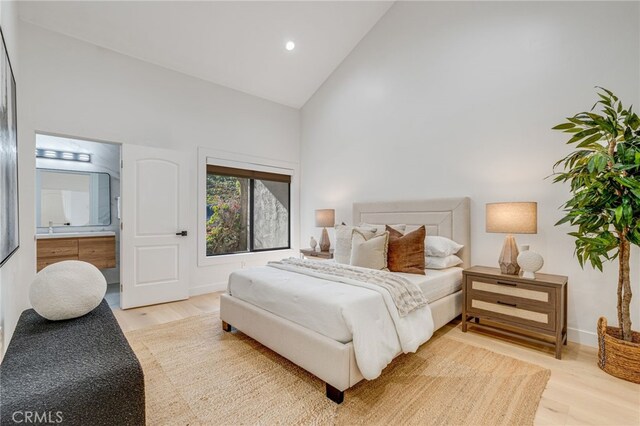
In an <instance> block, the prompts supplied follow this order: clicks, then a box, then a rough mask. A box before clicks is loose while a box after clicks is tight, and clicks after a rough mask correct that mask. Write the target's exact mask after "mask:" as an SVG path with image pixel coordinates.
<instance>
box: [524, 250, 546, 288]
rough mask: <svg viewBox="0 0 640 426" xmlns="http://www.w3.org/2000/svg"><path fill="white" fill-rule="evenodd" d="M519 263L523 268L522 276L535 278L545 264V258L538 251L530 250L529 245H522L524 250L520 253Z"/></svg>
mask: <svg viewBox="0 0 640 426" xmlns="http://www.w3.org/2000/svg"><path fill="white" fill-rule="evenodd" d="M518 265H520V269H522V271H523V273H522V278H529V279H532V280H533V279H535V278H536V274H535V273H536V272H538V271H539V270H540V268H542V265H544V259H543V258H542V256H540V255H539V254H538V253H536V252H533V251H531V250H529V246H525V245H523V246H522V251H521V252H520V254H518Z"/></svg>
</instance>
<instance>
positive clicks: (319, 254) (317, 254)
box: [300, 248, 333, 260]
mask: <svg viewBox="0 0 640 426" xmlns="http://www.w3.org/2000/svg"><path fill="white" fill-rule="evenodd" d="M300 257H303V258H304V257H310V258H312V259H313V260H323V259H324V260H329V259H333V250H329V251H315V250H313V249H310V248H308V249H300Z"/></svg>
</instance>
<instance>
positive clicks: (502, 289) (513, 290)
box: [467, 275, 556, 308]
mask: <svg viewBox="0 0 640 426" xmlns="http://www.w3.org/2000/svg"><path fill="white" fill-rule="evenodd" d="M467 280H468V282H467V291H468V293H469V295H470V296H471V297H473V295H474V294H484V295H487V296H489V295H494V296H497V295H499V296H507V297H508V298H510V299H511V298H513V299H514V300H515V302H516V303H526V304H528V305H534V306H540V307H543V308H551V307H553V306H555V302H556V300H555V298H556V291H555V288H551V287H544V286H541V285H531V284H525V283H520V282H515V281H507V280H500V279H492V278H485V277H476V276H473V275H470V276H467Z"/></svg>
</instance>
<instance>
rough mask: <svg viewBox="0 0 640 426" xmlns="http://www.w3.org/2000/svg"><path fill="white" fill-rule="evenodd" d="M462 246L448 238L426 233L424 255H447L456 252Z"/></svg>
mask: <svg viewBox="0 0 640 426" xmlns="http://www.w3.org/2000/svg"><path fill="white" fill-rule="evenodd" d="M462 247H464V246H463V245H462V244H458V243H456V242H455V241H452V240H450V239H449V238H446V237H439V236H430V235H428V236H427V242H426V245H425V248H424V254H425V255H426V256H434V257H447V256H451V255H452V254H456V253H457V252H459V251H460V250H461V249H462Z"/></svg>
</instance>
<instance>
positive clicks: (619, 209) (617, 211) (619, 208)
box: [616, 206, 622, 223]
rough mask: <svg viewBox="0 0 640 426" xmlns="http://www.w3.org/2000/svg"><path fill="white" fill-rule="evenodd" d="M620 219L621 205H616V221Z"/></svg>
mask: <svg viewBox="0 0 640 426" xmlns="http://www.w3.org/2000/svg"><path fill="white" fill-rule="evenodd" d="M621 219H622V206H618V208H616V222H618V223H620V220H621Z"/></svg>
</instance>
